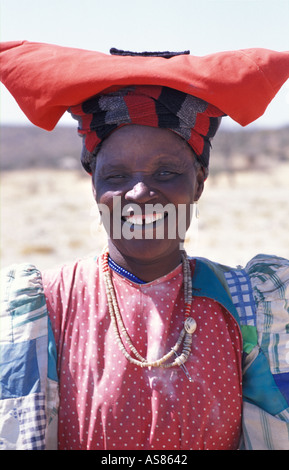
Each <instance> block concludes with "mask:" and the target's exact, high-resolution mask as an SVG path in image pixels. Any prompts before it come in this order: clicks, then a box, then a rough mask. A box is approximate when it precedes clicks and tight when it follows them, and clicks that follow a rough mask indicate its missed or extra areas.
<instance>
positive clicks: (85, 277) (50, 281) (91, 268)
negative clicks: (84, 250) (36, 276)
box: [41, 255, 98, 294]
mask: <svg viewBox="0 0 289 470" xmlns="http://www.w3.org/2000/svg"><path fill="white" fill-rule="evenodd" d="M97 273H98V258H97V256H95V255H91V256H88V257H85V258H82V259H78V260H75V261H74V262H72V263H69V264H64V265H61V266H57V267H55V268H51V269H47V270H43V271H42V272H41V277H42V280H43V287H44V291H45V294H47V293H49V292H50V291H51V290H54V291H55V290H57V289H58V290H61V291H63V292H65V291H68V290H70V289H72V288H73V287H75V286H77V285H78V284H82V283H84V282H89V281H90V280H91V279H92V277H93V278H94V279H95V277H96V276H97Z"/></svg>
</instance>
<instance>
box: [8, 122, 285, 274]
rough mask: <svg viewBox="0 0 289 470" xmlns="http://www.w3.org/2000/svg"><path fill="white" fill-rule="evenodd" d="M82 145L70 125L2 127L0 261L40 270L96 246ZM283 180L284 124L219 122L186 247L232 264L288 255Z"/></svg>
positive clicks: (98, 237)
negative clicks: (248, 126) (235, 126)
mask: <svg viewBox="0 0 289 470" xmlns="http://www.w3.org/2000/svg"><path fill="white" fill-rule="evenodd" d="M80 152H81V139H80V138H79V137H78V135H77V132H76V129H75V127H69V126H57V127H56V129H55V130H54V131H52V132H46V131H42V130H40V129H38V128H34V127H33V126H30V125H29V126H2V127H1V162H0V163H1V266H2V267H4V266H7V265H9V264H12V263H20V262H28V263H32V264H35V265H36V266H37V267H39V269H42V270H43V269H46V268H49V267H53V266H57V265H59V264H63V263H69V262H72V261H74V260H75V259H77V258H79V257H83V256H86V255H89V254H91V253H95V254H98V253H99V252H100V251H101V250H102V248H103V246H104V245H105V243H106V235H105V233H104V232H103V228H102V227H101V226H100V225H99V223H98V215H97V210H96V207H95V203H94V200H93V196H92V191H91V181H90V177H89V176H88V175H87V174H86V173H85V172H84V170H82V168H81V165H80V162H79V155H80ZM288 181H289V127H283V128H279V129H272V130H269V129H265V130H264V129H263V130H258V129H254V130H244V129H240V130H237V131H236V130H227V129H222V128H221V130H220V131H219V134H217V136H216V138H215V139H214V141H213V150H212V156H211V168H210V176H209V178H208V180H207V182H206V187H205V192H204V194H203V196H202V199H201V201H200V203H199V211H200V218H199V220H198V227H197V226H196V223H193V224H192V226H191V228H190V230H189V232H188V234H187V240H186V247H187V251H188V253H189V254H190V255H196V256H204V257H207V258H210V259H212V260H214V261H218V262H220V263H223V264H229V265H231V266H236V265H242V266H244V265H245V264H246V263H247V261H248V260H249V259H250V258H252V257H253V256H254V255H256V254H257V253H267V254H275V255H279V256H283V257H286V258H288V257H289V243H288V234H289V197H288V196H289V189H288Z"/></svg>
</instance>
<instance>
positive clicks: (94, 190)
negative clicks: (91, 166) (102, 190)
mask: <svg viewBox="0 0 289 470" xmlns="http://www.w3.org/2000/svg"><path fill="white" fill-rule="evenodd" d="M91 186H92V194H93V197H94V199H95V200H96V189H95V185H94V179H93V176H92V178H91Z"/></svg>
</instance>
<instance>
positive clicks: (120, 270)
mask: <svg viewBox="0 0 289 470" xmlns="http://www.w3.org/2000/svg"><path fill="white" fill-rule="evenodd" d="M108 265H109V267H110V268H111V269H113V270H114V271H115V272H116V273H118V274H121V276H123V277H126V278H127V279H128V280H129V281H132V282H135V283H136V284H146V282H145V281H142V280H141V279H139V278H138V277H137V276H135V275H134V274H132V273H130V272H129V271H127V270H126V269H124V268H122V267H121V266H119V265H118V264H117V263H116V262H115V261H113V260H112V259H111V258H110V257H109V258H108Z"/></svg>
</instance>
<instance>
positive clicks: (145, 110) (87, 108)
mask: <svg viewBox="0 0 289 470" xmlns="http://www.w3.org/2000/svg"><path fill="white" fill-rule="evenodd" d="M69 112H71V114H72V116H73V117H74V118H75V119H77V120H78V123H79V127H78V130H79V133H80V135H82V136H83V138H84V140H83V150H82V155H81V161H82V165H83V167H84V168H85V170H86V171H87V172H88V173H91V161H92V159H93V157H94V155H95V153H96V150H97V146H98V145H99V144H100V143H101V142H102V141H103V139H105V138H106V137H107V136H108V135H110V134H111V132H113V131H114V130H116V129H118V128H119V127H122V126H124V125H128V124H139V125H143V126H151V127H160V128H164V129H170V130H171V131H173V132H175V133H176V134H178V135H180V136H181V137H182V138H183V139H184V140H186V141H187V143H188V144H189V145H190V147H191V148H192V149H193V151H194V153H195V154H196V156H197V159H198V160H199V162H200V163H201V165H202V166H203V167H204V168H208V166H209V155H210V146H211V139H212V138H213V137H214V135H215V133H216V132H217V129H218V127H219V123H220V119H221V116H222V115H223V113H222V111H220V110H219V109H218V108H216V107H215V106H213V105H210V104H208V103H206V102H205V101H203V100H201V99H200V98H196V97H195V96H191V95H188V94H186V93H182V92H181V91H178V90H173V89H172V88H167V87H161V86H153V85H152V86H150V85H144V86H135V87H133V86H131V87H125V88H121V89H119V90H117V91H114V92H111V93H106V94H103V93H101V94H99V95H97V96H95V97H93V98H91V99H89V100H87V101H85V102H84V103H82V104H81V105H78V106H73V107H71V108H70V109H69Z"/></svg>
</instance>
